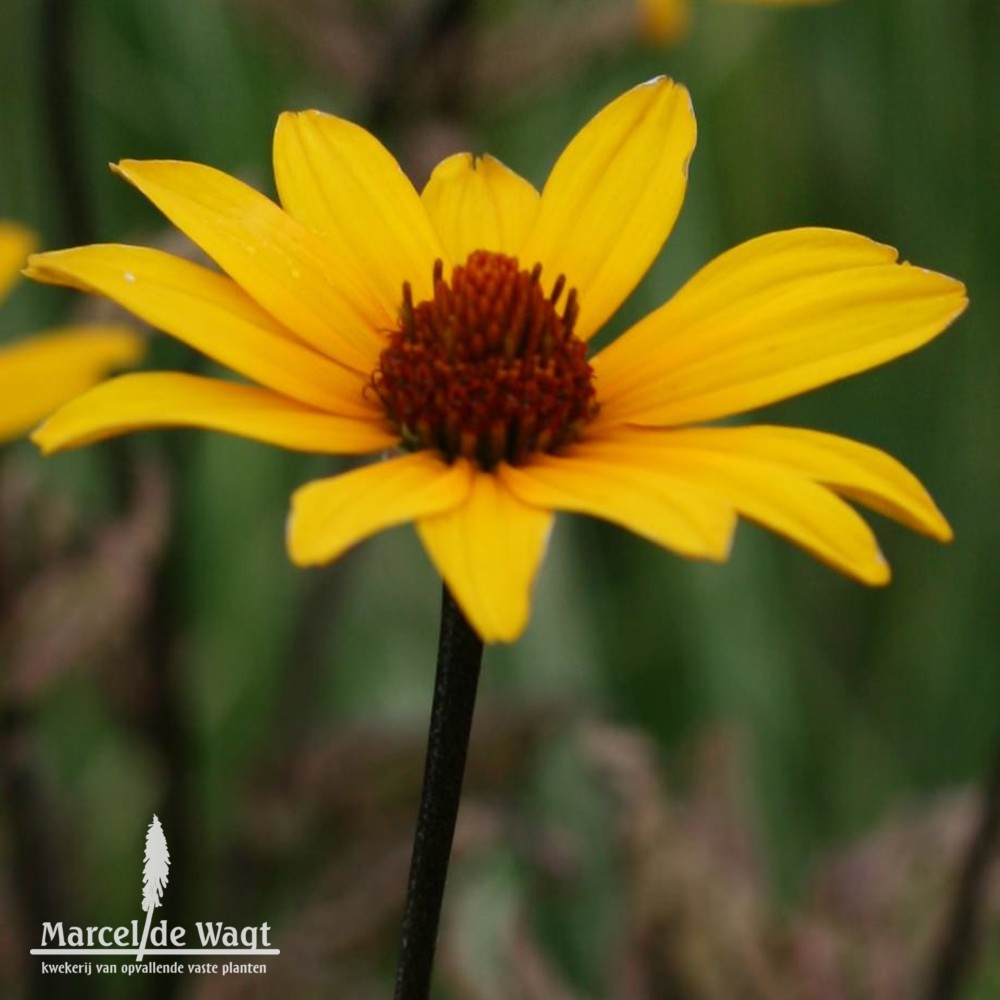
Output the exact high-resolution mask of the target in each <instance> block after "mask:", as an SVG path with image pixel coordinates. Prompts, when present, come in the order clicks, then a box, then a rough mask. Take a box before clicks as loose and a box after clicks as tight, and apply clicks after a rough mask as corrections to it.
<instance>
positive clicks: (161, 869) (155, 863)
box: [135, 813, 170, 962]
mask: <svg viewBox="0 0 1000 1000" xmlns="http://www.w3.org/2000/svg"><path fill="white" fill-rule="evenodd" d="M144 861H145V862H146V863H145V864H144V865H143V866H142V908H143V909H144V910H145V911H146V926H145V927H143V929H142V941H141V942H140V943H139V954H138V955H136V957H135V960H136V961H137V962H141V961H142V953H143V952H144V951H145V950H146V942H147V941H148V940H149V924H150V922H151V921H152V919H153V910H155V909H156V907H157V906H159V905H160V897H161V896H162V895H163V890H164V888H165V887H166V885H167V878H168V877H169V873H170V852H169V851H168V850H167V838H166V837H165V836H164V835H163V827H162V826H160V821H159V819H157V816H156V813H153V822H152V823H150V824H149V829H148V830H147V831H146V853H145V855H144Z"/></svg>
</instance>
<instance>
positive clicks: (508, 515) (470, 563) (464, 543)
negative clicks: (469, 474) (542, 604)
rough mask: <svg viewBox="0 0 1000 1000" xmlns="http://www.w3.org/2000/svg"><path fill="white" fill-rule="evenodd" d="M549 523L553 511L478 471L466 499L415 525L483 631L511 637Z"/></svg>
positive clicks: (524, 612) (518, 626)
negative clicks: (532, 504) (531, 503)
mask: <svg viewBox="0 0 1000 1000" xmlns="http://www.w3.org/2000/svg"><path fill="white" fill-rule="evenodd" d="M551 526H552V514H551V513H549V512H548V511H544V510H539V509H537V508H535V507H529V506H526V505H525V504H523V503H521V501H520V500H518V499H517V498H516V497H514V496H513V495H512V494H511V493H510V492H509V491H508V490H507V489H506V487H505V486H504V484H503V483H502V482H501V481H500V479H498V478H497V476H495V475H493V474H491V473H489V472H478V473H476V474H475V476H474V478H473V482H472V488H471V491H470V493H469V496H468V497H467V499H466V501H465V503H463V504H461V505H460V506H459V507H457V508H455V510H452V511H450V512H448V513H446V514H438V515H436V516H434V517H425V518H421V519H420V520H419V521H418V523H417V530H418V532H419V534H420V538H421V540H422V541H423V543H424V548H426V549H427V552H428V554H429V555H430V557H431V560H432V561H433V563H434V565H435V566H436V567H437V569H438V572H439V573H440V574H441V576H442V577H443V578H444V581H445V583H447V584H448V587H449V589H450V590H451V592H452V594H453V595H454V597H455V600H456V601H457V602H458V605H459V607H461V609H462V611H463V612H464V614H465V616H466V618H468V619H469V622H470V623H471V624H472V627H473V628H474V629H475V630H476V631H477V632H478V633H479V635H480V636H481V637H482V639H483V640H484V641H485V642H513V641H514V640H515V639H516V638H517V637H518V636H519V635H520V634H521V633H522V632H523V631H524V628H525V626H526V625H527V623H528V615H529V613H530V610H531V588H532V584H533V583H534V579H535V574H536V572H537V571H538V567H539V566H540V565H541V562H542V558H543V557H544V555H545V547H546V543H547V541H548V537H549V531H550V529H551Z"/></svg>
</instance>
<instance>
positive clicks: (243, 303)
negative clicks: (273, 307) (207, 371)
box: [25, 245, 374, 417]
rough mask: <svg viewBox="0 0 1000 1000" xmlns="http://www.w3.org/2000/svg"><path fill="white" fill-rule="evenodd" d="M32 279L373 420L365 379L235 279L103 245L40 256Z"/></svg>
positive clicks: (296, 393) (256, 376)
mask: <svg viewBox="0 0 1000 1000" xmlns="http://www.w3.org/2000/svg"><path fill="white" fill-rule="evenodd" d="M25 274H27V275H28V277H29V278H34V279H35V280H36V281H43V282H48V283H51V284H59V285H69V286H70V287H72V288H78V289H80V290H82V291H85V292H94V293H97V294H99V295H105V296H107V297H108V298H109V299H111V300H112V301H113V302H116V303H118V305H120V306H122V307H123V308H125V309H128V310H130V311H131V312H133V313H135V315H136V316H138V317H139V318H140V319H143V320H145V321H146V322H147V323H149V324H150V325H151V326H154V327H157V328H158V329H160V330H164V331H165V332H166V333H169V334H172V335H173V336H175V337H176V338H177V339H178V340H180V341H182V342H183V343H185V344H188V345H189V346H191V347H193V348H194V349H195V350H198V351H201V352H202V354H204V355H206V356H207V357H209V358H212V359H213V360H214V361H218V362H219V363H220V364H223V365H226V366H227V367H229V368H231V369H232V370H233V371H234V372H238V373H239V374H240V375H245V376H246V377H247V378H250V379H253V380H254V381H255V382H259V383H260V384H261V385H263V386H266V387H267V388H269V389H274V390H276V391H277V392H280V393H282V394H283V395H286V396H291V397H292V398H293V399H297V400H299V401H300V402H302V403H306V404H308V405H310V406H316V407H319V408H320V409H321V410H328V411H329V412H331V413H338V414H340V415H342V416H362V417H365V416H368V417H370V416H371V415H372V413H373V409H374V406H373V404H372V403H370V402H369V401H368V400H367V399H365V397H364V396H363V395H362V391H363V387H364V380H363V379H362V378H361V377H360V376H359V375H358V374H357V373H356V372H354V371H351V370H349V369H347V368H343V367H341V366H340V365H338V364H336V362H334V361H331V360H330V359H329V358H328V357H327V356H326V355H324V354H319V353H317V352H316V351H314V350H312V349H311V348H309V347H306V346H305V345H304V344H303V343H302V342H301V341H300V340H298V339H297V338H295V337H293V336H292V335H291V334H290V333H289V332H288V331H287V330H285V329H284V328H283V327H282V326H281V325H280V324H279V323H277V322H276V321H275V320H274V319H273V317H272V316H271V315H270V313H266V312H265V311H264V310H263V309H261V308H260V306H258V305H257V303H256V302H254V301H253V299H251V298H250V297H249V296H248V295H247V294H246V293H245V292H244V291H243V290H242V289H241V288H240V287H239V286H238V285H237V284H236V283H235V282H234V281H232V280H231V279H229V278H227V277H225V275H222V274H218V273H216V272H215V271H210V270H208V269H207V268H204V267H200V266H199V265H197V264H193V263H191V262H190V261H187V260H183V259H181V258H180V257H174V256H172V255H170V254H167V253H164V252H163V251H161V250H152V249H148V248H146V247H129V246H120V245H99V246H88V247H78V248H76V249H72V250H56V251H53V252H51V253H44V254H35V255H34V256H32V257H31V258H30V262H29V267H28V269H27V270H26V271H25Z"/></svg>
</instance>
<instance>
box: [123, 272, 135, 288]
mask: <svg viewBox="0 0 1000 1000" xmlns="http://www.w3.org/2000/svg"><path fill="white" fill-rule="evenodd" d="M125 280H126V281H127V282H128V283H129V284H130V285H131V284H132V283H133V282H134V281H135V275H134V274H133V273H132V272H131V271H126V272H125Z"/></svg>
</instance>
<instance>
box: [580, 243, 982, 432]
mask: <svg viewBox="0 0 1000 1000" xmlns="http://www.w3.org/2000/svg"><path fill="white" fill-rule="evenodd" d="M896 256H897V255H896V251H895V250H893V249H892V248H891V247H886V246H882V245H881V244H878V243H874V242H872V241H871V240H869V239H866V238H865V237H863V236H857V235H855V234H854V233H846V232H840V231H838V230H832V229H794V230H790V231H787V232H781V233H771V234H770V235H767V236H761V237H758V238H757V239H754V240H750V241H749V242H747V243H744V244H742V245H741V246H738V247H736V248H734V249H733V250H730V251H728V252H727V253H725V254H723V255H722V256H721V257H718V258H717V259H716V260H714V261H713V262H712V263H711V264H709V265H708V266H707V267H705V268H703V269H702V270H701V271H700V272H699V273H698V274H696V275H695V277H694V278H692V279H691V281H689V282H688V283H687V284H686V285H685V286H684V287H683V288H682V289H681V290H680V291H679V292H678V293H677V294H676V295H675V296H674V297H673V298H672V299H671V300H670V301H669V302H667V304H666V305H664V306H662V307H661V308H660V309H658V310H656V311H655V312H653V313H651V314H650V315H649V316H648V317H646V319H644V320H642V321H641V322H640V323H638V324H637V325H636V326H634V327H633V328H632V329H631V330H629V331H628V332H627V333H625V334H624V335H623V336H622V337H620V338H619V339H618V341H616V342H615V343H613V344H611V345H610V346H609V347H608V348H606V349H605V350H604V351H602V352H601V353H600V354H599V355H598V356H597V357H596V358H595V359H594V362H593V364H594V370H595V373H596V375H597V382H598V387H599V389H598V391H599V393H600V396H601V401H602V405H603V406H604V410H605V413H604V418H605V419H606V420H629V421H632V422H635V423H642V424H648V425H651V426H656V425H659V426H666V425H671V424H681V423H692V422H695V421H701V420H711V419H714V418H716V417H721V416H727V415H729V414H734V413H741V412H743V411H745V410H749V409H752V408H754V407H757V406H763V405H764V404H766V403H772V402H775V401H776V400H779V399H784V398H786V397H788V396H794V395H796V394H797V393H800V392H805V391H806V390H808V389H813V388H815V387H816V386H820V385H825V384H826V383H828V382H833V381H836V380H837V379H840V378H844V377H845V376H847V375H853V374H855V373H856V372H860V371H864V370H866V369H868V368H872V367H874V366H875V365H879V364H882V363H883V362H886V361H889V360H891V359H892V358H895V357H898V356H899V355H901V354H905V353H907V352H908V351H912V350H915V349H916V348H918V347H920V346H921V345H922V344H925V343H926V342H927V341H928V340H930V339H931V338H933V337H934V336H936V335H937V334H938V333H940V332H941V331H942V330H943V329H944V328H945V327H946V326H947V325H948V324H949V323H950V322H951V321H952V320H953V319H955V317H956V316H958V315H959V314H960V313H961V312H962V311H963V310H964V309H965V306H966V304H967V300H966V297H965V288H964V286H963V285H962V284H961V283H960V282H958V281H955V280H953V279H952V278H948V277H945V276H944V275H941V274H936V273H934V272H933V271H926V270H924V269H923V268H919V267H914V266H912V265H910V264H897V263H895V261H896Z"/></svg>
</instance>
